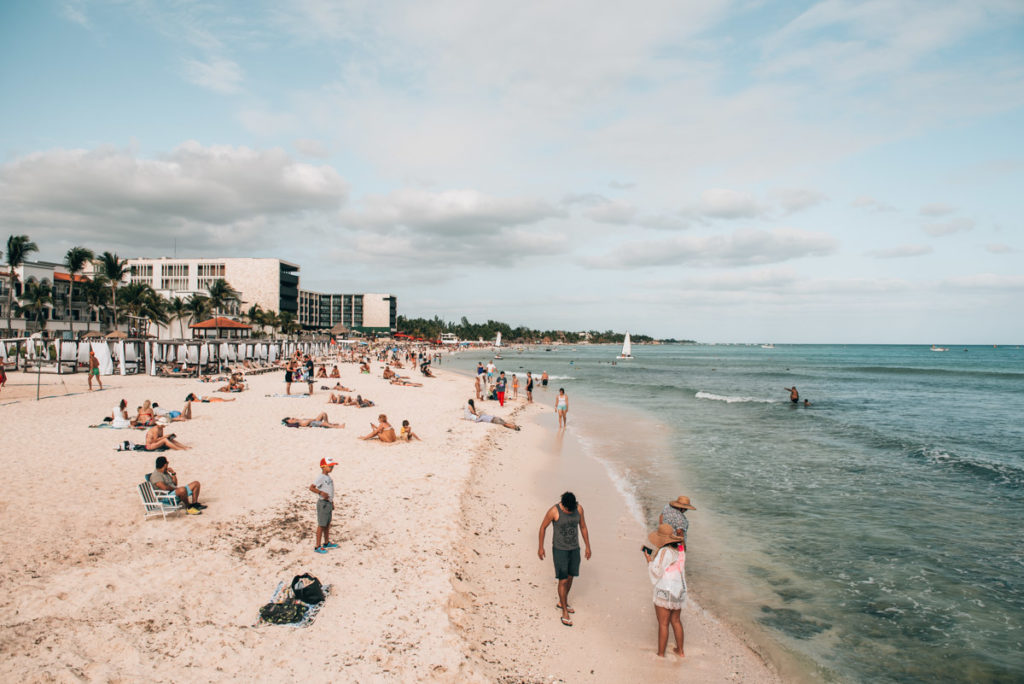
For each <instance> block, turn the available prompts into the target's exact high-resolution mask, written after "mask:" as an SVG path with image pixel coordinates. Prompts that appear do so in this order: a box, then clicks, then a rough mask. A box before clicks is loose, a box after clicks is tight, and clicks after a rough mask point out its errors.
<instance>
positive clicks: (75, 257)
mask: <svg viewBox="0 0 1024 684" xmlns="http://www.w3.org/2000/svg"><path fill="white" fill-rule="evenodd" d="M94 256H95V255H94V254H93V253H92V250H91V249H87V248H85V247H72V248H71V249H69V250H68V253H67V254H65V255H64V267H65V268H67V269H68V274H69V275H70V276H71V282H69V283H68V330H70V331H72V332H74V329H75V324H74V322H73V320H72V318H71V307H72V306H74V303H75V274H76V273H78V272H80V271H81V270H82V269H83V268H85V264H86V263H88V262H89V261H92V259H93V257H94Z"/></svg>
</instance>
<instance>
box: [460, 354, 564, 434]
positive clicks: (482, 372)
mask: <svg viewBox="0 0 1024 684" xmlns="http://www.w3.org/2000/svg"><path fill="white" fill-rule="evenodd" d="M548 381H549V378H548V372H547V371H544V372H543V373H542V374H541V376H540V384H541V387H545V388H546V387H547V386H548ZM533 384H534V378H533V372H532V371H526V403H527V404H532V403H533ZM510 386H511V389H512V391H511V397H510V398H511V399H514V400H518V399H519V376H518V375H516V374H515V373H513V374H512V379H511V381H510V380H509V379H508V378H507V377H506V375H505V371H498V369H497V367H496V366H495V365H494V362H493V361H488V362H487V365H486V366H484V362H483V361H479V362H477V364H476V378H475V379H474V381H473V390H474V393H475V395H476V400H477V401H485V400H487V399H491V400H494V401H497V402H498V405H500V406H502V407H504V406H505V399H506V397H508V395H509V387H510ZM471 403H472V402H471ZM474 410H475V408H474ZM555 413H556V414H557V415H558V427H559V428H560V429H561V428H564V427H565V426H566V421H567V418H568V413H569V396H568V395H567V394H566V393H565V388H564V387H560V388H558V396H557V397H556V398H555Z"/></svg>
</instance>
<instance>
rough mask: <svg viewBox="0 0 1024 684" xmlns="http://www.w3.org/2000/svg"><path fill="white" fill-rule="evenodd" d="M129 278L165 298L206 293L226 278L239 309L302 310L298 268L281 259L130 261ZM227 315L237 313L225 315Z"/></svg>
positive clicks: (162, 258)
mask: <svg viewBox="0 0 1024 684" xmlns="http://www.w3.org/2000/svg"><path fill="white" fill-rule="evenodd" d="M128 266H129V268H130V270H131V272H130V275H129V276H128V279H129V280H130V281H131V282H133V283H145V284H146V285H149V286H150V287H152V288H153V289H154V290H156V291H157V292H159V293H160V294H161V295H163V296H165V297H168V298H170V297H183V298H187V297H190V296H192V295H193V294H203V293H205V292H206V288H207V287H208V286H209V285H210V283H212V282H214V281H215V280H219V279H221V278H223V279H224V280H226V281H227V282H228V283H229V284H230V285H231V287H233V288H235V289H236V290H238V291H239V292H240V293H241V295H242V300H241V302H239V308H240V309H242V310H244V309H248V308H249V307H251V306H252V305H253V304H259V306H260V308H261V309H264V310H265V311H273V312H275V313H279V312H281V311H289V312H291V313H293V314H295V315H298V311H299V266H298V264H292V263H289V262H287V261H282V260H281V259H255V258H252V259H250V258H239V257H235V258H226V259H173V258H168V257H161V258H159V259H128ZM226 313H237V311H235V312H226Z"/></svg>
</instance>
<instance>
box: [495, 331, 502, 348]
mask: <svg viewBox="0 0 1024 684" xmlns="http://www.w3.org/2000/svg"><path fill="white" fill-rule="evenodd" d="M494 346H495V347H500V346H501V333H500V332H499V333H498V337H497V338H495V340H494Z"/></svg>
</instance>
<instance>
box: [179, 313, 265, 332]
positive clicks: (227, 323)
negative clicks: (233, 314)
mask: <svg viewBox="0 0 1024 684" xmlns="http://www.w3.org/2000/svg"><path fill="white" fill-rule="evenodd" d="M188 327H190V328H203V329H209V330H212V329H214V328H239V329H242V328H244V329H246V330H252V326H251V325H246V324H245V323H239V322H238V321H233V320H231V319H230V318H224V317H223V316H217V317H216V318H211V319H210V320H208V321H202V322H201V323H193V324H192V325H190V326H188Z"/></svg>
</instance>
